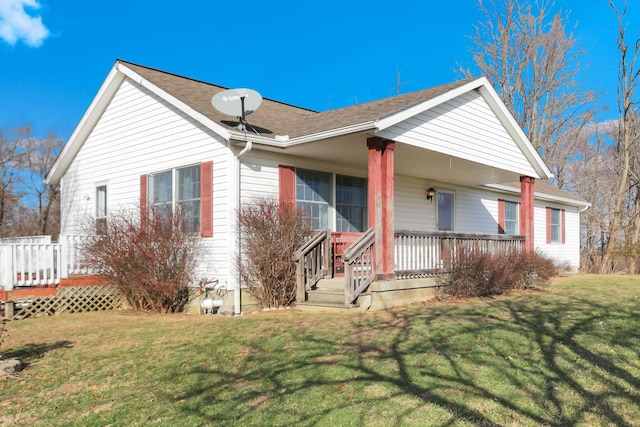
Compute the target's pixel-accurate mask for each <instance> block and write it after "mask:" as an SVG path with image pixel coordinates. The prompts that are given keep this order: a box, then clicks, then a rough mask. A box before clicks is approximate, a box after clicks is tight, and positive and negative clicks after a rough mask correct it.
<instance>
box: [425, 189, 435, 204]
mask: <svg viewBox="0 0 640 427" xmlns="http://www.w3.org/2000/svg"><path fill="white" fill-rule="evenodd" d="M425 194H426V196H427V200H431V203H433V198H434V197H436V189H435V188H433V187H429V189H428V190H427V192H426V193H425Z"/></svg>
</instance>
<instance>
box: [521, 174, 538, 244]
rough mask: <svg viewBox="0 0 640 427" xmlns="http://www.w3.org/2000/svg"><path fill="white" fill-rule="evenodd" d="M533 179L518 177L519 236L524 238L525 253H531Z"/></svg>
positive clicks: (532, 236)
mask: <svg viewBox="0 0 640 427" xmlns="http://www.w3.org/2000/svg"><path fill="white" fill-rule="evenodd" d="M535 182H536V180H535V178H531V177H530V176H521V177H520V234H522V235H524V236H525V237H526V239H525V241H524V250H525V252H533V251H534V244H533V239H534V235H533V207H534V198H533V192H534V186H535Z"/></svg>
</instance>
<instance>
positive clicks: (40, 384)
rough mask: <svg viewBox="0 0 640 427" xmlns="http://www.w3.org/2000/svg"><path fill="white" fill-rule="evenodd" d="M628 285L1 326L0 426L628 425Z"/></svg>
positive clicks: (599, 280)
mask: <svg viewBox="0 0 640 427" xmlns="http://www.w3.org/2000/svg"><path fill="white" fill-rule="evenodd" d="M638 297H640V278H639V277H637V276H634V277H632V276H583V275H580V276H574V277H568V278H560V279H556V280H554V282H553V285H552V286H551V288H550V289H549V290H548V291H544V292H533V293H524V294H518V295H512V296H509V297H500V298H494V299H483V300H470V301H458V302H433V303H428V304H424V305H415V306H411V307H408V308H403V309H396V310H390V311H380V312H366V313H347V314H333V313H331V314H315V313H302V312H297V311H294V310H279V311H272V312H268V313H262V312H261V313H257V314H246V315H243V316H241V317H221V316H196V315H190V316H189V315H146V314H136V313H131V312H107V313H94V314H76V315H65V316H59V317H48V318H40V319H33V320H23V321H15V322H11V323H9V325H8V330H9V336H8V339H7V341H6V342H5V343H4V344H2V347H0V353H1V354H2V355H3V357H4V358H8V357H19V358H20V359H22V360H23V361H25V362H27V363H29V366H28V368H27V369H26V370H25V371H23V372H22V373H20V374H19V376H18V377H17V378H4V379H0V396H1V398H0V425H30V426H35V425H42V426H49V425H60V426H61V425H65V426H67V425H77V426H94V425H95V426H104V425H113V426H130V425H166V426H205V425H229V426H231V425H233V426H240V425H241V426H250V425H253V426H268V425H283V426H311V425H313V426H363V425H366V426H399V425H400V426H404V425H407V426H411V425H415V426H425V425H426V426H430V425H433V426H445V425H447V426H448V425H461V426H465V425H468V426H471V425H515V426H521V425H531V426H539V425H554V426H555V425H567V426H570V425H616V426H624V425H639V424H638V423H639V422H638V420H640V405H639V403H638V402H640V332H638V331H640V301H639V300H638Z"/></svg>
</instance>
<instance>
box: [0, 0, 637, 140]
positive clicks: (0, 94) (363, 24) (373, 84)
mask: <svg viewBox="0 0 640 427" xmlns="http://www.w3.org/2000/svg"><path fill="white" fill-rule="evenodd" d="M618 3H619V4H621V0H620V1H619V2H618ZM629 3H630V5H629V13H628V18H629V30H630V32H629V34H628V36H629V38H631V37H634V38H635V37H638V36H639V34H638V30H640V0H629ZM556 6H557V7H559V8H562V9H564V10H569V11H570V13H571V14H570V17H571V20H572V21H577V22H578V26H577V27H576V28H575V29H573V31H574V33H575V34H576V35H577V36H578V38H579V39H580V41H581V45H582V46H583V47H584V48H585V49H587V50H588V55H587V61H588V62H585V63H584V78H585V83H586V87H587V88H590V89H594V90H596V91H597V92H598V93H600V103H601V106H608V107H609V108H610V110H609V111H605V112H603V113H601V114H600V115H599V117H600V118H601V119H607V118H613V117H615V116H616V114H617V113H616V110H615V109H616V104H615V97H616V76H617V58H618V54H617V50H616V45H615V39H616V35H617V26H616V25H617V24H616V21H615V16H614V14H613V12H612V11H611V9H610V8H609V6H608V4H607V0H556ZM479 19H481V14H480V13H479V12H478V10H477V7H476V1H475V0H459V1H430V0H421V1H420V0H416V1H413V0H395V1H378V0H370V1H367V2H364V1H357V2H351V1H348V0H342V1H337V0H324V1H322V2H302V1H295V2H294V1H278V0H272V1H263V0H260V1H253V0H245V1H241V2H230V1H225V2H222V1H217V0H202V1H200V0H183V1H179V2H158V1H157V0H155V1H150V0H111V1H99V0H84V1H81V2H75V1H69V0H0V128H2V129H8V128H11V127H17V126H21V125H24V124H31V125H32V127H33V129H34V132H35V134H36V135H40V136H45V135H46V134H47V133H49V132H51V131H56V133H57V134H58V136H60V137H62V138H63V139H65V140H66V139H67V138H68V137H69V136H70V135H71V133H72V131H73V129H74V128H75V126H76V125H77V123H78V122H79V120H80V118H81V117H82V115H83V113H84V111H85V110H86V108H87V107H88V106H89V104H90V103H91V100H92V99H93V97H94V96H95V94H96V92H97V91H98V89H99V87H100V85H101V84H102V81H103V80H104V78H105V77H106V75H107V74H108V72H109V70H110V69H111V67H112V66H113V64H114V61H115V60H116V58H120V59H124V60H127V61H131V62H135V63H139V64H141V65H146V66H149V67H153V68H158V69H161V70H165V71H169V72H172V73H176V74H181V75H185V76H188V77H192V78H195V79H199V80H204V81H208V82H211V83H215V84H218V85H221V86H226V87H249V88H252V89H255V90H257V91H259V92H260V93H261V94H262V95H263V96H264V97H267V98H271V99H276V100H279V101H283V102H287V103H290V104H294V105H299V106H302V107H306V108H311V109H315V110H319V111H325V110H328V109H333V108H339V107H344V106H348V105H352V104H354V103H356V102H360V103H361V102H366V101H370V100H374V99H379V98H383V97H387V96H391V95H393V94H394V93H395V91H394V88H395V86H396V78H397V73H396V71H397V70H400V76H401V81H402V83H403V85H402V87H401V92H408V91H413V90H419V89H424V88H427V87H431V86H434V85H438V84H442V83H447V82H449V81H453V80H456V79H459V78H460V77H461V75H460V74H459V73H458V72H457V71H456V69H457V64H459V63H461V64H464V65H466V66H471V65H472V61H471V57H470V54H469V52H468V50H469V46H470V43H469V40H468V36H469V35H471V34H472V33H473V25H474V24H476V23H477V22H478V20H479Z"/></svg>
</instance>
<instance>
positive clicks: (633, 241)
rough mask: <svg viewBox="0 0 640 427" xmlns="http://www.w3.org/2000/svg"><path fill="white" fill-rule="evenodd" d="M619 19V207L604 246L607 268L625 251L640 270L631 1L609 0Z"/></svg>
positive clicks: (639, 46) (638, 46) (639, 79)
mask: <svg viewBox="0 0 640 427" xmlns="http://www.w3.org/2000/svg"><path fill="white" fill-rule="evenodd" d="M609 5H610V6H611V8H612V9H613V11H614V13H615V15H616V18H617V21H618V38H617V40H616V44H617V46H618V51H619V53H620V58H619V61H618V111H619V119H618V126H617V135H615V148H616V165H615V166H616V168H615V177H616V182H615V185H614V187H613V189H614V192H615V193H614V194H615V209H614V212H613V215H612V217H611V219H610V221H609V230H608V234H609V238H610V241H609V244H608V245H607V246H606V247H605V248H604V257H603V265H602V270H603V272H607V271H610V270H609V269H610V268H611V266H610V263H611V259H612V258H613V257H614V255H616V254H620V253H622V254H623V255H625V256H626V257H628V258H629V261H630V262H629V269H630V270H632V272H635V270H636V266H635V264H636V261H637V259H638V258H640V248H639V247H638V233H639V232H640V219H639V218H638V216H639V215H640V211H639V206H638V203H639V202H640V194H639V192H638V189H639V188H638V186H639V185H640V177H639V175H638V173H639V171H640V170H639V166H640V159H639V157H640V156H639V154H640V153H638V145H639V143H640V130H639V128H638V120H639V114H638V109H637V104H638V100H637V89H638V84H639V83H640V65H639V64H638V62H637V61H638V56H639V55H640V38H638V39H636V40H635V42H632V43H631V45H630V44H629V42H628V41H627V38H626V27H625V16H626V13H627V2H626V0H625V1H624V3H623V7H622V11H620V10H618V8H617V7H616V5H615V3H614V2H613V0H609Z"/></svg>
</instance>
